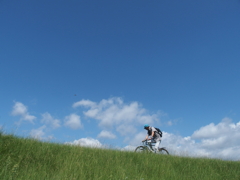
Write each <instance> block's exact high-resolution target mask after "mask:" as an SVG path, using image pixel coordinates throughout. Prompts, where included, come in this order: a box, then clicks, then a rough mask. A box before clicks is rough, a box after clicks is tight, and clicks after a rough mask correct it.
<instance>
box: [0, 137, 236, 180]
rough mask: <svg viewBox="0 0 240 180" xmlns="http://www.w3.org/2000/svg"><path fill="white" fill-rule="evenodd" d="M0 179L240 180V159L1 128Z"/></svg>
mask: <svg viewBox="0 0 240 180" xmlns="http://www.w3.org/2000/svg"><path fill="white" fill-rule="evenodd" d="M0 179H1V180H5V179H6V180H10V179H23V180H26V179H31V180H37V179H40V180H45V179H46V180H47V179H49V180H63V179H66V180H75V179H76V180H91V179H94V180H100V179H101V180H151V179H153V180H155V179H161V180H172V179H176V180H181V179H183V180H186V179H189V180H192V179H194V180H197V179H201V180H203V179H209V180H213V179H217V180H221V179H222V180H223V179H224V180H226V179H227V180H229V179H235V180H239V179H240V162H232V161H222V160H216V159H204V158H186V157H176V156H166V155H165V156H164V155H156V154H140V153H134V152H122V151H117V150H106V149H94V148H86V147H77V146H69V145H62V144H54V143H46V142H39V141H37V140H33V139H28V138H19V137H15V136H13V135H3V134H2V133H0Z"/></svg>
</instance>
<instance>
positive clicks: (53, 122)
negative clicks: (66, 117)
mask: <svg viewBox="0 0 240 180" xmlns="http://www.w3.org/2000/svg"><path fill="white" fill-rule="evenodd" d="M41 122H42V123H44V124H47V125H50V126H51V127H52V128H54V129H55V128H59V127H60V121H59V120H58V119H54V118H53V117H52V116H51V114H49V113H48V112H46V113H44V114H42V120H41Z"/></svg>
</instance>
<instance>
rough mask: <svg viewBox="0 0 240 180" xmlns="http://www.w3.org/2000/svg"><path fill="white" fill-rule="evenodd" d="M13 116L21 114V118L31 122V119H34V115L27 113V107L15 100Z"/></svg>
mask: <svg viewBox="0 0 240 180" xmlns="http://www.w3.org/2000/svg"><path fill="white" fill-rule="evenodd" d="M12 115H13V116H21V120H25V121H29V122H31V123H33V120H34V119H36V117H35V116H32V115H30V114H29V113H28V109H27V107H26V106H25V105H24V104H22V103H21V102H15V104H14V106H13V110H12Z"/></svg>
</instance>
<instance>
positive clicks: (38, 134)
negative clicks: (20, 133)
mask: <svg viewBox="0 0 240 180" xmlns="http://www.w3.org/2000/svg"><path fill="white" fill-rule="evenodd" d="M45 128H46V126H45V125H43V126H41V127H40V128H38V129H32V130H31V131H30V136H31V137H32V138H35V139H39V140H42V139H43V137H44V135H45V132H44V129H45Z"/></svg>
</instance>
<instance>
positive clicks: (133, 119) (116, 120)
mask: <svg viewBox="0 0 240 180" xmlns="http://www.w3.org/2000/svg"><path fill="white" fill-rule="evenodd" d="M79 106H80V107H85V108H87V109H88V110H86V111H84V115H85V116H86V117H89V118H93V119H96V120H97V121H98V122H99V126H100V127H101V128H103V129H109V128H115V129H116V130H118V131H119V132H120V133H121V135H123V136H128V135H129V133H130V134H133V133H135V131H136V129H135V128H134V127H135V126H139V125H143V124H152V123H159V114H149V113H148V112H147V110H146V109H144V108H142V106H141V104H139V103H138V102H131V103H124V102H123V100H122V99H121V98H119V97H113V98H109V99H107V100H106V99H103V100H101V101H100V102H99V103H96V102H92V101H90V100H81V101H79V102H76V103H74V104H73V107H79ZM125 127H126V128H125ZM127 127H131V130H129V128H127Z"/></svg>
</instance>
